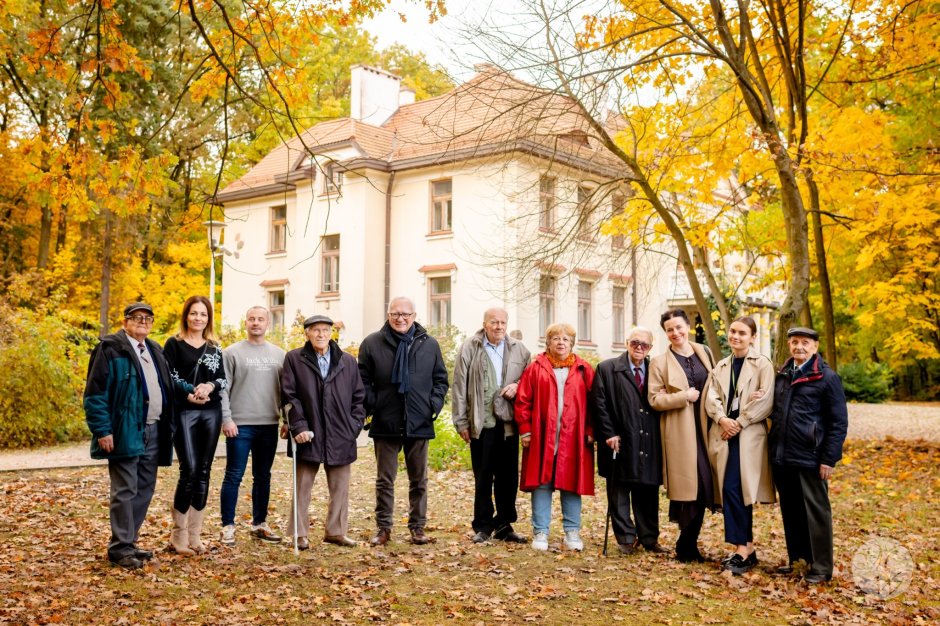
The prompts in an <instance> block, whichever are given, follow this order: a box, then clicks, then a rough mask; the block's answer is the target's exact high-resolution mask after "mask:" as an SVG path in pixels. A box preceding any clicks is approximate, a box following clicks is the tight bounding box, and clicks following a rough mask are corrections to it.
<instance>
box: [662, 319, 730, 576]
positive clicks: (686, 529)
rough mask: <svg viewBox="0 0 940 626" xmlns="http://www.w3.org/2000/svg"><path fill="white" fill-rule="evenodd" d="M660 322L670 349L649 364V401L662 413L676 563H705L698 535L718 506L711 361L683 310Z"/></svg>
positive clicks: (666, 475)
mask: <svg viewBox="0 0 940 626" xmlns="http://www.w3.org/2000/svg"><path fill="white" fill-rule="evenodd" d="M659 323H660V326H662V328H663V330H664V331H666V338H667V339H669V349H668V350H666V352H665V353H663V354H660V355H659V356H657V357H654V358H653V359H652V360H651V361H650V373H649V401H650V405H651V406H652V407H653V408H654V409H656V410H657V411H659V412H660V428H661V431H662V442H663V479H664V482H665V485H666V495H667V496H668V497H669V519H670V520H671V521H673V522H676V523H677V524H678V525H679V540H678V541H677V542H676V558H677V559H678V560H679V561H681V562H683V563H690V562H693V561H694V562H703V561H705V557H703V556H702V553H701V552H699V549H698V536H699V533H700V532H701V530H702V523H703V521H704V520H705V510H706V509H709V508H712V507H713V506H714V501H715V498H714V487H713V484H712V471H711V467H710V466H709V463H708V449H707V447H706V445H705V434H706V433H707V431H708V428H707V423H706V421H705V420H706V417H705V412H704V411H702V410H701V405H702V399H703V395H702V392H703V391H704V390H705V386H706V385H707V384H708V375H709V372H711V370H712V356H711V353H710V352H708V350H707V348H706V347H705V346H703V345H700V344H697V343H695V342H694V341H689V329H690V328H691V324H690V323H689V317H688V316H687V315H686V313H685V311H683V310H682V309H674V310H671V311H666V312H665V313H663V314H662V317H661V318H660V321H659Z"/></svg>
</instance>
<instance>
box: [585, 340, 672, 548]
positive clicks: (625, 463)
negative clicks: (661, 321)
mask: <svg viewBox="0 0 940 626" xmlns="http://www.w3.org/2000/svg"><path fill="white" fill-rule="evenodd" d="M627 345H628V350H627V352H625V353H623V354H621V355H620V356H619V357H616V358H613V359H608V360H606V361H603V362H602V363H601V364H600V365H598V366H597V372H596V373H595V376H594V387H593V389H592V390H591V392H592V395H593V399H594V407H595V411H594V433H595V436H596V437H597V440H598V441H599V442H602V444H601V445H599V446H598V448H597V466H598V471H599V473H600V475H601V476H603V477H604V478H606V479H607V511H608V513H607V516H608V524H609V523H610V522H611V521H612V522H613V526H614V537H616V539H617V547H618V548H619V550H620V552H621V553H623V554H632V553H633V552H635V551H636V549H637V547H638V546H643V547H644V548H645V549H646V550H647V551H649V552H667V550H666V549H665V548H663V547H662V546H660V545H659V485H660V484H662V482H663V470H662V452H661V449H660V436H659V415H658V414H657V413H656V411H654V410H653V409H652V407H650V404H649V400H648V399H647V393H646V378H647V372H648V371H649V358H648V357H647V354H649V351H650V349H651V348H652V347H653V334H652V333H651V332H650V331H648V330H647V329H645V328H634V329H633V330H632V331H631V332H630V337H629V339H628V341H627ZM631 499H632V505H633V519H631V517H630V508H631V506H630V505H631ZM606 547H607V532H606V530H605V532H604V548H605V550H604V553H605V554H606Z"/></svg>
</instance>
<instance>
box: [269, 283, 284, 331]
mask: <svg viewBox="0 0 940 626" xmlns="http://www.w3.org/2000/svg"><path fill="white" fill-rule="evenodd" d="M284 304H285V297H284V290H283V289H273V290H271V291H269V292H268V310H269V311H271V328H272V329H278V328H284Z"/></svg>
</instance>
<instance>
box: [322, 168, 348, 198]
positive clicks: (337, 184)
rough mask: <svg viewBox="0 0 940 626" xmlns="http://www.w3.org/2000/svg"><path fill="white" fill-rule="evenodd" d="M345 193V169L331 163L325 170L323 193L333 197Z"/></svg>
mask: <svg viewBox="0 0 940 626" xmlns="http://www.w3.org/2000/svg"><path fill="white" fill-rule="evenodd" d="M342 191H343V169H342V168H341V167H340V166H339V165H337V164H336V163H330V164H329V165H327V166H326V168H325V169H324V170H323V193H325V194H327V195H331V194H334V193H337V194H338V193H341V192H342Z"/></svg>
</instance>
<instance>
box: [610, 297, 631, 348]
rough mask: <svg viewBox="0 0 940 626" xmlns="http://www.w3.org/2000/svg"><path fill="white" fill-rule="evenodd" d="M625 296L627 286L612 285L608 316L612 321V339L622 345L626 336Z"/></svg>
mask: <svg viewBox="0 0 940 626" xmlns="http://www.w3.org/2000/svg"><path fill="white" fill-rule="evenodd" d="M626 296H627V288H626V287H624V286H622V285H614V286H613V288H612V290H611V305H610V316H611V320H612V321H613V324H612V326H613V341H614V344H616V345H623V344H625V343H626V341H627V337H626Z"/></svg>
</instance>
